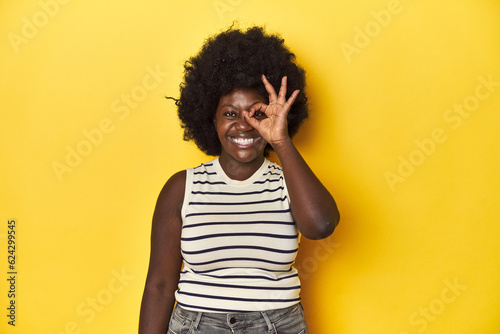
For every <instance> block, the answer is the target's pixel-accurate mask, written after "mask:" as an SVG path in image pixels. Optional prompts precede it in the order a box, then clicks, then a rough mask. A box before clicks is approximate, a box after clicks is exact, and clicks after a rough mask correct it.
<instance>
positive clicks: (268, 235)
mask: <svg viewBox="0 0 500 334" xmlns="http://www.w3.org/2000/svg"><path fill="white" fill-rule="evenodd" d="M298 236H299V235H298V234H295V235H281V234H272V233H252V232H247V233H216V234H207V235H200V236H198V237H191V238H181V240H182V241H194V240H203V239H208V238H226V237H263V238H276V239H295V238H298Z"/></svg>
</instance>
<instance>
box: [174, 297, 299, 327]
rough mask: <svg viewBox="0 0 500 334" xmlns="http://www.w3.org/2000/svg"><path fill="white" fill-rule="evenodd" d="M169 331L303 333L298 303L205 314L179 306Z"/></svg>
mask: <svg viewBox="0 0 500 334" xmlns="http://www.w3.org/2000/svg"><path fill="white" fill-rule="evenodd" d="M168 333H169V334H195V333H203V334H226V333H227V334H233V333H234V334H239V333H245V334H264V333H266V334H307V333H308V331H307V324H306V319H305V317H304V312H303V308H302V305H301V304H300V303H299V304H295V305H293V306H291V307H287V308H284V309H277V310H269V311H264V312H245V313H205V312H194V311H188V310H186V309H183V308H182V307H180V306H179V305H177V306H176V307H175V309H174V311H173V312H172V316H171V318H170V324H169V327H168Z"/></svg>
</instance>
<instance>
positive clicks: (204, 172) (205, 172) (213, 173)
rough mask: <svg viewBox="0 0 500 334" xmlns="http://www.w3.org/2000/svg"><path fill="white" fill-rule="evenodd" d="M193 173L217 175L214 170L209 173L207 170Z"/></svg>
mask: <svg viewBox="0 0 500 334" xmlns="http://www.w3.org/2000/svg"><path fill="white" fill-rule="evenodd" d="M193 174H194V175H217V173H216V172H211V173H209V172H207V171H203V172H194V173H193Z"/></svg>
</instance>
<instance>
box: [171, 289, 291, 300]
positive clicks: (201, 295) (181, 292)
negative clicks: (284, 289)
mask: <svg viewBox="0 0 500 334" xmlns="http://www.w3.org/2000/svg"><path fill="white" fill-rule="evenodd" d="M177 293H179V294H181V295H186V296H191V297H200V298H208V299H218V300H235V301H245V302H260V303H273V302H292V301H299V300H300V298H292V299H284V298H276V299H272V298H238V297H223V296H212V295H205V294H201V293H193V292H186V291H182V290H177Z"/></svg>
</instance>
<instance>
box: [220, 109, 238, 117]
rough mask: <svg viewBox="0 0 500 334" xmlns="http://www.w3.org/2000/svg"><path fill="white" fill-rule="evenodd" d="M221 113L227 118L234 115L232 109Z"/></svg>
mask: <svg viewBox="0 0 500 334" xmlns="http://www.w3.org/2000/svg"><path fill="white" fill-rule="evenodd" d="M222 115H223V116H224V117H228V118H234V117H236V113H235V112H234V111H232V110H228V111H225V112H224V113H223V114H222Z"/></svg>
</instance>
